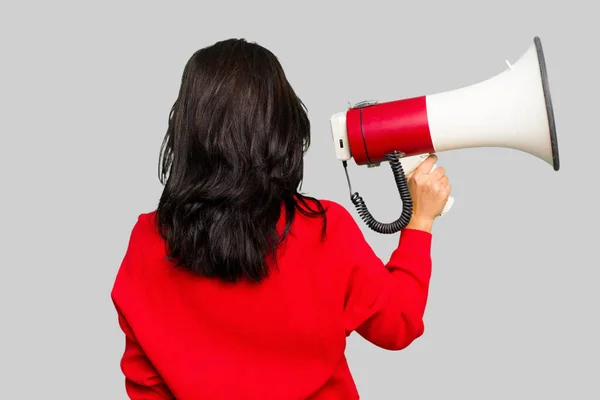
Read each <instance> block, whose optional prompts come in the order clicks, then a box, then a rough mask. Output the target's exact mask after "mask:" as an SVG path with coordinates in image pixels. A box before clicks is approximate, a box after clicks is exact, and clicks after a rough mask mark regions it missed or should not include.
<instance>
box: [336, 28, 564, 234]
mask: <svg viewBox="0 0 600 400" xmlns="http://www.w3.org/2000/svg"><path fill="white" fill-rule="evenodd" d="M507 64H508V62H507ZM330 122H331V131H332V136H333V140H334V146H335V154H336V157H337V158H338V159H339V160H342V162H343V164H344V167H345V168H346V167H347V161H348V160H350V159H351V158H353V159H354V161H355V162H356V164H357V165H365V164H366V165H368V166H377V165H379V164H380V163H381V162H382V161H389V162H390V164H391V167H392V171H393V172H394V178H395V179H396V184H397V186H398V190H399V192H400V197H401V198H402V203H403V212H402V215H401V216H400V218H399V219H398V220H396V221H395V222H392V223H381V222H378V221H376V220H375V219H374V218H373V216H372V215H371V214H370V212H369V211H368V210H367V208H366V206H365V204H364V201H363V199H362V198H361V197H360V196H359V195H358V193H352V188H351V186H350V179H349V178H348V185H349V187H350V195H351V199H352V202H353V203H354V205H355V206H356V208H357V209H358V212H359V215H360V216H361V218H362V219H363V220H364V221H365V223H366V224H367V225H368V226H369V227H370V228H371V229H373V230H375V231H377V232H379V233H394V232H397V231H399V230H401V229H403V228H404V227H405V226H406V225H407V224H408V222H409V221H410V218H411V216H412V200H411V198H410V193H409V191H408V187H407V184H406V176H405V175H407V174H409V173H410V172H412V171H413V170H414V169H415V168H416V167H417V166H418V165H419V164H420V163H421V162H422V161H423V160H424V159H425V158H427V157H428V156H429V154H432V153H437V152H441V151H447V150H455V149H461V148H473V147H505V148H511V149H515V150H520V151H524V152H526V153H529V154H531V155H533V156H535V157H537V158H539V159H541V160H543V161H545V162H547V163H549V164H550V165H551V166H552V167H553V168H554V170H555V171H558V170H559V167H560V163H559V156H558V142H557V138H556V126H555V122H554V112H553V109H552V101H551V98H550V88H549V84H548V74H547V71H546V62H545V59H544V52H543V49H542V42H541V40H540V38H539V37H535V38H534V40H533V44H532V45H531V47H529V49H528V50H527V52H526V53H525V54H524V55H522V56H521V58H520V59H519V60H518V61H517V62H515V63H514V64H513V65H510V64H509V65H508V68H507V69H506V70H504V71H503V72H501V73H500V74H498V75H496V76H494V77H492V78H490V79H488V80H485V81H483V82H480V83H477V84H474V85H471V86H466V87H463V88H460V89H456V90H452V91H447V92H442V93H437V94H432V95H427V96H420V97H413V98H409V99H403V100H396V101H390V102H385V103H378V102H377V101H365V102H360V103H358V104H355V105H354V106H351V107H350V108H349V109H348V110H347V111H344V112H339V113H337V114H334V115H333V116H332V117H331V120H330ZM434 168H435V166H434ZM346 176H347V177H348V171H347V169H346ZM453 202H454V199H453V198H452V197H450V198H449V199H448V202H447V203H446V206H445V208H444V211H443V212H442V214H444V213H446V212H447V211H448V210H449V209H450V207H451V206H452V204H453Z"/></svg>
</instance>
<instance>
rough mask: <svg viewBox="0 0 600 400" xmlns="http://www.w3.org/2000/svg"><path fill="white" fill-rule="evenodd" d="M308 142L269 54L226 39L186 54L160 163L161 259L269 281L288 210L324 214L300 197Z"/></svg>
mask: <svg viewBox="0 0 600 400" xmlns="http://www.w3.org/2000/svg"><path fill="white" fill-rule="evenodd" d="M309 145H310V123H309V120H308V116H307V114H306V109H305V107H304V104H303V103H302V101H301V100H300V99H299V98H298V97H297V96H296V94H295V92H294V90H293V89H292V87H291V85H290V84H289V82H288V81H287V78H286V76H285V74H284V72H283V69H282V67H281V65H280V63H279V61H278V60H277V58H276V57H275V56H274V55H273V54H272V53H271V52H270V51H269V50H267V49H265V48H264V47H262V46H259V45H257V44H254V43H248V42H246V41H245V40H243V39H239V40H235V39H230V40H225V41H221V42H218V43H216V44H214V45H212V46H209V47H206V48H203V49H201V50H199V51H197V52H196V53H194V55H193V56H192V57H191V58H190V60H189V61H188V63H187V65H186V66H185V69H184V72H183V78H182V81H181V88H180V91H179V95H178V98H177V100H176V102H175V104H174V105H173V108H172V110H171V114H170V118H169V126H168V130H167V134H166V136H165V139H164V142H163V146H162V149H161V161H160V165H159V168H160V170H159V175H160V179H161V182H162V183H163V184H164V185H165V188H164V191H163V194H162V196H161V199H160V202H159V205H158V209H157V219H156V221H157V224H158V229H159V232H160V233H161V236H162V237H163V239H164V240H165V242H166V247H167V254H168V256H169V258H170V259H172V260H174V261H175V262H176V265H177V266H181V267H184V268H187V269H189V270H191V271H193V272H195V273H198V274H201V275H204V276H207V277H218V278H221V279H224V280H227V281H236V280H238V279H239V278H248V279H251V280H254V281H260V280H261V279H262V278H264V277H265V276H267V275H268V270H267V257H268V256H269V255H272V256H274V255H275V249H276V248H277V246H278V245H279V244H280V243H281V241H282V240H283V239H284V238H285V236H286V234H287V233H288V230H289V227H290V226H291V223H292V220H293V218H294V215H295V212H296V210H298V211H300V212H301V213H302V214H304V215H307V216H317V215H321V216H323V217H324V210H323V207H322V205H321V204H320V203H319V202H318V201H316V200H315V199H312V198H310V197H305V196H303V195H301V194H300V193H299V192H298V187H299V185H300V183H301V181H302V177H303V157H304V154H305V152H306V150H307V149H308V147H309ZM310 203H312V204H313V205H314V207H313V206H311V205H310ZM281 212H284V213H285V221H286V224H285V229H284V230H283V232H278V230H277V222H278V221H279V219H280V216H281ZM323 229H325V226H324V225H323Z"/></svg>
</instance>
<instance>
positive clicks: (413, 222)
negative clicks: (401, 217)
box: [406, 215, 433, 233]
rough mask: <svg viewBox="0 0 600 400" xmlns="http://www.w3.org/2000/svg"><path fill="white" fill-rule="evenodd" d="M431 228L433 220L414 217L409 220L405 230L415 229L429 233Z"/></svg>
mask: <svg viewBox="0 0 600 400" xmlns="http://www.w3.org/2000/svg"><path fill="white" fill-rule="evenodd" d="M432 228H433V218H428V217H421V216H414V215H413V217H412V218H411V219H410V222H409V223H408V225H406V229H416V230H419V231H425V232H429V233H431V230H432Z"/></svg>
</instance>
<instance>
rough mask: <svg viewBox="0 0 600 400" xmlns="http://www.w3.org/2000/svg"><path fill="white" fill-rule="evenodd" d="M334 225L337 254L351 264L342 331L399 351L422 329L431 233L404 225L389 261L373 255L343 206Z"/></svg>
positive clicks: (426, 293)
mask: <svg viewBox="0 0 600 400" xmlns="http://www.w3.org/2000/svg"><path fill="white" fill-rule="evenodd" d="M342 214H343V216H342V218H341V223H340V224H339V227H340V228H342V230H341V231H340V236H341V239H338V240H340V241H343V243H342V244H340V247H341V248H343V249H344V252H345V253H346V254H345V255H343V256H342V258H343V259H345V260H346V262H347V265H349V267H350V272H349V278H348V284H347V290H346V298H345V310H344V313H345V314H344V316H345V324H346V334H347V335H349V334H350V333H352V331H357V332H358V333H359V334H360V335H361V336H363V337H364V338H365V339H367V340H368V341H370V342H371V343H373V344H375V345H377V346H379V347H382V348H385V349H388V350H401V349H403V348H406V347H407V346H408V345H410V344H411V343H412V342H413V341H414V340H415V339H417V338H418V337H420V336H421V335H422V334H423V332H424V324H423V315H424V313H425V306H426V304H427V296H428V291H429V281H430V277H431V265H432V263H431V256H430V250H431V239H432V236H431V233H429V232H425V231H420V230H413V229H404V230H403V231H402V232H401V234H400V240H399V244H398V247H397V248H396V249H395V250H394V252H393V253H392V256H391V258H390V260H389V262H388V263H387V264H386V265H384V263H383V262H382V261H381V260H380V259H379V258H378V257H377V255H376V254H375V253H374V251H373V250H372V248H371V247H370V246H369V244H368V243H367V242H366V241H365V238H364V235H363V233H362V232H361V230H360V228H359V227H358V225H357V224H356V222H355V221H354V218H352V216H351V215H350V213H348V212H347V211H344V212H343V213H342Z"/></svg>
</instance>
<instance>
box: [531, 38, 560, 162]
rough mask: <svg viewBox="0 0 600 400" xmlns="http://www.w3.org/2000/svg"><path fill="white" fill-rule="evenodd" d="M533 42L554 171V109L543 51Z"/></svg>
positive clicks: (536, 39)
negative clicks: (538, 68) (538, 66)
mask: <svg viewBox="0 0 600 400" xmlns="http://www.w3.org/2000/svg"><path fill="white" fill-rule="evenodd" d="M533 42H534V43H535V48H536V51H537V56H538V62H539V65H540V74H541V77H542V87H543V89H544V99H545V101H546V112H547V113H548V127H549V130H550V145H551V147H552V166H553V167H554V170H555V171H558V170H559V169H560V160H559V156H558V140H557V138H556V123H555V121H554V109H553V108H552V98H551V96H550V84H549V83H548V71H547V70H546V60H545V58H544V49H543V47H542V41H541V40H540V38H539V37H537V36H536V37H535V38H534V40H533Z"/></svg>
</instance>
